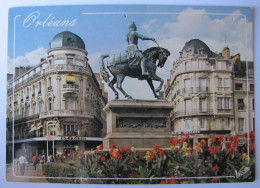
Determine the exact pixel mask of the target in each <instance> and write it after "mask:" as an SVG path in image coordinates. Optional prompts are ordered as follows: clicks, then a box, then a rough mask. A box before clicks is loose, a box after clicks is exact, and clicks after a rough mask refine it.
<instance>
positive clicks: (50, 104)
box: [48, 97, 52, 110]
mask: <svg viewBox="0 0 260 188" xmlns="http://www.w3.org/2000/svg"><path fill="white" fill-rule="evenodd" d="M48 110H52V99H51V97H50V98H49V99H48Z"/></svg>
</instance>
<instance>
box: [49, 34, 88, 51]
mask: <svg viewBox="0 0 260 188" xmlns="http://www.w3.org/2000/svg"><path fill="white" fill-rule="evenodd" d="M61 47H75V48H80V49H82V50H85V43H84V42H83V40H82V39H81V38H80V37H79V36H78V35H76V34H74V33H72V32H70V31H63V32H61V33H58V34H57V35H55V36H54V37H53V39H52V40H51V42H50V48H61Z"/></svg>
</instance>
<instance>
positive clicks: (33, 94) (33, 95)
mask: <svg viewBox="0 0 260 188" xmlns="http://www.w3.org/2000/svg"><path fill="white" fill-rule="evenodd" d="M32 97H35V85H33V93H32Z"/></svg>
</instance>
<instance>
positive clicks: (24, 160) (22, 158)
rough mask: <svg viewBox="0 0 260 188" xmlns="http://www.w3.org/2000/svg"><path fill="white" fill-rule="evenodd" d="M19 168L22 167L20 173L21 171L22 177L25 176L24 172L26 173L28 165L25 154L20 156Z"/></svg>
mask: <svg viewBox="0 0 260 188" xmlns="http://www.w3.org/2000/svg"><path fill="white" fill-rule="evenodd" d="M18 162H19V166H20V171H21V176H24V172H25V165H26V164H28V161H27V159H26V158H25V157H24V155H23V154H21V155H20V157H19V159H18Z"/></svg>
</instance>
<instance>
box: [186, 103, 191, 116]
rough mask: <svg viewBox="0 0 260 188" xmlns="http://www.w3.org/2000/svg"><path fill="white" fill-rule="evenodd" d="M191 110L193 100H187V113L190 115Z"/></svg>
mask: <svg viewBox="0 0 260 188" xmlns="http://www.w3.org/2000/svg"><path fill="white" fill-rule="evenodd" d="M191 109H192V108H191V100H185V113H186V114H188V113H189V112H190V111H191Z"/></svg>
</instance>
